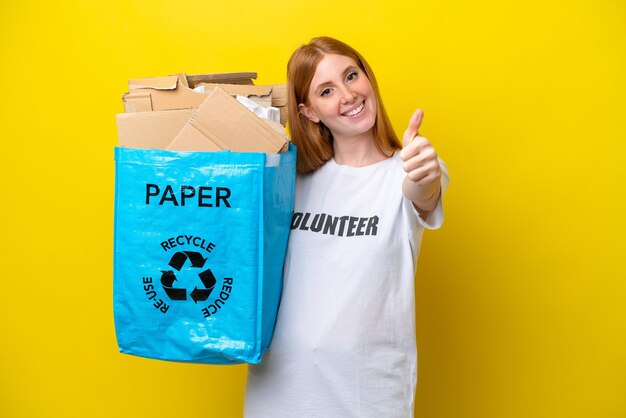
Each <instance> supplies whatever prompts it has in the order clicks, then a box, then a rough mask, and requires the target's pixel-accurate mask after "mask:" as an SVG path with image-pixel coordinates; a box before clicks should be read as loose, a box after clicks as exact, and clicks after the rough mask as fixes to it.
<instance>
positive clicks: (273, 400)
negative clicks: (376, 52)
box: [245, 37, 447, 418]
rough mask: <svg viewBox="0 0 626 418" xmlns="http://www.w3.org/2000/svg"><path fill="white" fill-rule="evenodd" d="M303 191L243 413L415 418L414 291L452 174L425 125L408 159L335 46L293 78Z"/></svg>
mask: <svg viewBox="0 0 626 418" xmlns="http://www.w3.org/2000/svg"><path fill="white" fill-rule="evenodd" d="M287 77H288V85H289V103H288V106H289V108H288V111H289V125H290V129H291V136H292V141H293V142H294V143H295V145H296V146H297V147H298V162H297V168H298V173H299V176H298V179H297V183H296V184H297V186H296V201H295V208H294V215H293V220H292V225H291V234H290V236H289V244H288V249H287V256H286V259H285V268H284V273H285V278H284V280H285V281H284V288H283V296H282V299H281V305H280V309H279V313H278V318H277V321H276V329H275V332H274V337H273V341H272V345H271V347H270V349H269V350H268V351H267V353H266V354H265V358H264V360H263V363H262V364H261V365H257V366H250V368H249V373H248V384H247V391H246V402H245V415H246V417H249V418H259V417H271V418H277V417H299V418H304V417H307V418H308V417H315V418H325V417H328V418H345V417H376V418H381V417H385V418H389V417H410V416H412V415H413V399H414V392H415V384H416V378H417V358H416V344H415V322H414V293H413V280H414V275H415V263H416V260H417V256H418V253H419V248H420V242H421V236H422V232H423V229H424V228H429V229H436V228H438V227H439V226H440V225H441V222H442V220H443V211H442V207H441V198H442V195H443V190H444V189H445V187H446V186H447V173H446V170H445V166H444V165H443V164H442V163H441V161H440V160H439V159H438V158H437V155H436V153H435V151H434V149H433V148H432V146H431V145H430V143H429V142H428V140H427V139H426V138H423V137H421V136H419V134H418V129H419V126H420V123H421V120H422V115H423V113H422V112H421V110H418V111H416V112H415V113H414V115H413V116H412V118H411V121H410V122H409V126H408V128H407V130H406V132H405V136H404V142H405V144H404V147H402V145H401V144H400V142H399V140H398V138H397V136H396V135H395V133H394V132H393V129H392V128H391V124H390V122H389V119H388V117H387V114H386V112H385V109H384V107H383V105H382V101H381V98H380V94H379V91H378V87H377V84H376V79H375V78H374V74H373V72H372V70H371V68H370V67H369V65H368V64H367V62H366V61H365V60H364V59H363V57H362V56H361V55H360V54H359V53H358V52H356V51H355V50H354V49H352V48H351V47H349V46H348V45H346V44H344V43H342V42H340V41H338V40H335V39H332V38H328V37H321V38H315V39H313V40H312V41H311V42H310V43H309V44H308V45H304V46H302V47H300V48H298V49H297V50H296V51H295V52H294V54H293V55H292V57H291V59H290V60H289V64H288V67H287Z"/></svg>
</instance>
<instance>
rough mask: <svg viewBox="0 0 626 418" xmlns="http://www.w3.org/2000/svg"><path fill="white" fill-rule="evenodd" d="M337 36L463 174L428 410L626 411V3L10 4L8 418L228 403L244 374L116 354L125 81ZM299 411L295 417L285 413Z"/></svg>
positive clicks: (225, 406)
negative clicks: (119, 121) (119, 153)
mask: <svg viewBox="0 0 626 418" xmlns="http://www.w3.org/2000/svg"><path fill="white" fill-rule="evenodd" d="M321 34H327V35H331V36H335V37H338V38H340V39H343V40H345V41H346V42H348V43H350V44H352V45H353V46H354V47H355V48H356V49H358V50H359V51H360V52H362V53H363V54H364V55H365V56H366V57H367V58H368V60H369V62H370V64H371V65H372V67H373V68H374V69H375V71H376V74H377V77H378V79H379V84H380V87H381V91H382V95H383V98H384V100H385V103H386V106H387V108H388V110H389V113H390V116H391V119H392V122H393V123H394V126H395V128H396V130H397V131H398V132H399V133H402V132H403V131H404V129H405V125H406V123H407V121H408V118H409V116H410V114H411V113H412V111H413V109H414V108H416V107H422V108H423V109H425V119H424V124H423V129H422V131H421V132H422V134H424V135H425V136H426V137H428V138H429V139H430V140H431V141H432V143H433V144H434V146H435V148H436V150H437V151H438V153H439V155H440V156H441V157H442V158H443V159H444V160H445V161H446V162H447V163H448V165H449V167H450V173H451V177H452V183H451V188H450V190H449V194H448V195H447V197H446V202H445V210H446V222H445V226H444V228H443V229H442V230H440V231H437V232H428V233H427V234H426V235H425V239H424V245H423V251H422V254H421V257H420V265H419V272H418V276H417V279H416V297H417V332H418V338H419V342H418V345H419V358H420V363H419V384H418V388H417V396H416V415H417V416H418V417H427V418H440V417H441V418H443V417H446V418H465V417H468V418H470V417H471V418H514V417H515V418H517V417H519V418H528V417H546V418H554V417H567V418H575V417H594V418H623V417H626V309H625V299H626V298H625V296H626V284H625V282H626V281H625V280H624V279H625V278H626V277H625V276H626V275H625V274H624V256H623V254H622V253H623V251H624V248H625V245H624V241H625V240H624V235H625V234H626V228H625V222H624V217H623V216H624V213H625V212H626V210H625V209H626V208H625V204H624V201H625V199H624V198H625V196H624V194H625V193H624V190H625V188H624V181H625V180H626V175H625V169H624V157H625V149H626V146H625V145H624V140H625V139H626V135H625V134H626V129H625V128H624V120H625V111H626V105H625V100H626V77H625V75H626V3H624V2H623V1H621V0H598V1H593V2H592V1H582V0H572V1H562V0H557V1H539V0H530V1H517V2H511V1H495V0H492V1H489V0H478V1H471V2H470V1H468V2H466V1H452V2H440V1H434V0H423V1H422V0H417V1H406V2H391V1H369V2H354V1H349V2H346V1H341V0H332V1H328V0H318V1H315V2H306V1H293V0H280V1H268V2H263V1H241V2H227V1H219V2H217V1H195V2H189V1H147V0H145V1H119V0H109V1H86V0H85V1H77V0H71V1H62V2H44V1H33V2H16V1H14V2H10V3H9V2H3V4H2V6H0V62H1V65H0V75H1V78H0V80H1V86H0V89H1V90H0V122H1V124H0V128H1V130H2V134H1V137H2V154H1V155H2V163H0V167H1V170H2V174H1V176H0V181H1V187H2V189H1V195H2V201H1V202H2V221H1V222H2V224H1V227H2V230H1V233H2V237H1V239H0V255H1V257H2V281H1V283H2V285H1V288H0V317H1V318H2V329H1V340H2V343H1V344H0V416H1V417H10V418H13V417H16V418H17V417H29V418H30V417H120V418H121V417H218V416H219V417H238V416H240V415H241V412H242V405H243V390H244V383H245V374H246V366H202V365H189V364H176V363H167V362H159V361H154V360H146V359H141V358H136V357H132V356H126V355H122V354H119V353H118V352H117V346H116V342H115V334H114V328H113V317H112V237H113V174H114V173H113V170H114V162H113V146H114V145H115V144H116V141H117V138H116V135H117V133H116V127H115V114H116V113H120V112H121V111H122V104H121V95H122V94H123V93H124V92H125V91H126V89H127V85H126V81H127V79H128V78H131V77H146V76H158V75H165V74H171V73H176V72H181V71H184V72H187V73H189V74H197V73H206V72H225V71H258V73H259V78H258V83H261V84H264V83H279V82H284V81H285V66H286V62H287V59H288V58H289V56H290V54H291V52H292V51H293V50H294V49H295V48H296V47H297V46H298V45H300V44H302V43H304V42H307V41H308V40H309V39H310V38H311V37H313V36H316V35H321ZM296 416H298V415H297V413H296V412H294V417H296Z"/></svg>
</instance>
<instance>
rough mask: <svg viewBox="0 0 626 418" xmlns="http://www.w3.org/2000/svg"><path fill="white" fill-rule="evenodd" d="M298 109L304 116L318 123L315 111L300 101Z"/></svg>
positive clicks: (318, 119)
mask: <svg viewBox="0 0 626 418" xmlns="http://www.w3.org/2000/svg"><path fill="white" fill-rule="evenodd" d="M298 111H300V114H302V115H304V117H306V118H307V119H308V120H310V121H311V122H313V123H319V121H320V118H318V117H317V115H316V114H315V112H314V111H313V110H311V109H310V108H309V107H308V106H306V105H304V104H302V103H300V104H299V105H298Z"/></svg>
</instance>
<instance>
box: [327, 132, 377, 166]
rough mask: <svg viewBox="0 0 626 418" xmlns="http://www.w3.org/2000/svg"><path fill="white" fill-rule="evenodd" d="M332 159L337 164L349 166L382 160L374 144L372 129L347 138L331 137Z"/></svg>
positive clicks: (364, 164)
mask: <svg viewBox="0 0 626 418" xmlns="http://www.w3.org/2000/svg"><path fill="white" fill-rule="evenodd" d="M333 152H334V159H335V162H336V163H337V164H340V165H347V166H350V167H365V166H367V165H370V164H374V163H377V162H379V161H382V160H384V159H385V158H387V157H385V156H384V155H382V154H381V153H380V152H379V151H378V149H377V148H376V145H375V144H374V136H373V134H372V131H371V130H370V131H368V132H364V133H362V134H360V135H356V136H352V137H349V138H343V137H334V138H333Z"/></svg>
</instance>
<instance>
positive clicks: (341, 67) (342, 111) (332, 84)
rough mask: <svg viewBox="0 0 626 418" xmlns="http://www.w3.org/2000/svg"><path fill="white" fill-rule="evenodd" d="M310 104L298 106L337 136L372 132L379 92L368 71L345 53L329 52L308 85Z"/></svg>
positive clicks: (353, 135) (314, 120) (340, 138)
mask: <svg viewBox="0 0 626 418" xmlns="http://www.w3.org/2000/svg"><path fill="white" fill-rule="evenodd" d="M307 102H308V103H307V104H300V105H298V109H299V110H300V112H301V113H303V114H304V115H305V116H306V117H307V118H308V119H309V120H311V121H313V122H315V123H318V122H320V121H321V122H322V123H323V124H324V125H326V127H328V129H330V131H331V132H332V134H333V138H334V139H335V140H342V139H343V138H354V137H358V136H363V135H370V136H371V135H372V127H373V126H374V123H375V122H376V108H377V105H376V96H375V93H374V90H373V88H372V84H371V83H370V81H369V79H368V78H367V76H366V74H365V73H364V72H363V70H361V69H360V68H359V66H358V65H357V64H356V62H354V60H352V59H351V58H348V57H346V56H343V55H336V54H326V55H324V58H322V60H321V61H320V62H319V64H318V65H317V68H316V70H315V75H314V76H313V79H312V81H311V86H310V88H309V94H308V100H307Z"/></svg>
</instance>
